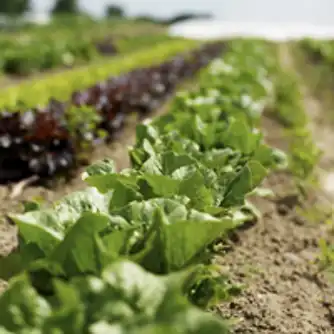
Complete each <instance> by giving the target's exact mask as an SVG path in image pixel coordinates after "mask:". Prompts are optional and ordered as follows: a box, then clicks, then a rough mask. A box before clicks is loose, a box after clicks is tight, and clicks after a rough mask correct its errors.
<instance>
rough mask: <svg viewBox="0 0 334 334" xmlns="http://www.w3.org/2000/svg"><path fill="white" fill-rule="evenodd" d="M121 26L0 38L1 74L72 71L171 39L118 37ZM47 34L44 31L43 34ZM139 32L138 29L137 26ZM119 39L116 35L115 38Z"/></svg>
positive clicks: (54, 27)
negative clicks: (105, 57)
mask: <svg viewBox="0 0 334 334" xmlns="http://www.w3.org/2000/svg"><path fill="white" fill-rule="evenodd" d="M118 26H122V25H121V24H117V23H115V24H111V23H109V24H106V23H104V22H98V23H95V24H93V23H89V22H86V24H85V25H83V24H80V25H79V24H77V25H74V26H71V28H70V27H67V26H62V25H56V24H53V25H51V26H50V27H49V28H45V29H43V30H41V29H39V30H36V29H35V30H33V31H31V32H29V30H28V32H25V31H23V32H21V34H0V50H1V54H0V72H3V73H5V74H17V75H27V74H30V73H33V72H40V71H44V70H48V69H53V68H57V67H61V66H66V67H72V66H74V65H78V64H84V63H87V62H88V61H91V60H98V59H100V58H102V57H103V56H109V55H114V54H116V53H117V52H126V51H133V50H136V49H139V48H144V47H147V46H149V45H152V44H154V43H157V42H161V41H163V40H167V39H170V37H168V36H166V35H164V34H163V33H162V32H161V33H159V34H157V33H155V32H153V33H151V34H148V33H146V34H145V35H140V34H139V35H138V33H136V32H134V31H133V33H132V35H128V36H126V35H124V36H122V37H120V36H117V34H115V32H116V31H117V30H119V29H118V28H119V27H118ZM45 30H46V31H45ZM138 31H139V32H140V31H141V25H140V24H138ZM118 35H119V34H118Z"/></svg>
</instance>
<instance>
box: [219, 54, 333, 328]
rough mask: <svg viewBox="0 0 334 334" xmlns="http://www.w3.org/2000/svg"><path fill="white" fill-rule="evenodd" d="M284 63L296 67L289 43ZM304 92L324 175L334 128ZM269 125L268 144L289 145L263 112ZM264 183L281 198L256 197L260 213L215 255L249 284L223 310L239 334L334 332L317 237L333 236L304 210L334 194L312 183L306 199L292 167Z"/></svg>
mask: <svg viewBox="0 0 334 334" xmlns="http://www.w3.org/2000/svg"><path fill="white" fill-rule="evenodd" d="M282 64H283V66H285V67H286V68H289V69H293V68H294V64H293V62H292V59H291V57H290V54H289V50H288V49H286V48H284V47H283V49H282ZM301 82H302V81H301ZM302 92H303V95H304V104H305V110H306V112H307V113H308V115H309V117H310V126H311V130H312V131H313V134H314V138H315V140H316V142H317V144H318V145H319V146H320V147H321V148H322V150H323V151H324V153H325V154H324V157H323V159H322V161H321V162H320V166H319V170H318V171H317V173H318V174H319V176H320V179H321V180H322V179H323V178H324V177H326V175H328V172H330V169H331V168H333V167H334V164H333V160H332V158H333V155H334V153H333V152H331V145H332V143H333V142H334V141H333V139H334V138H333V134H332V129H330V128H328V127H327V128H324V126H323V124H322V123H323V122H322V123H319V122H318V121H317V120H318V119H321V113H322V109H321V107H320V104H319V102H318V101H317V100H316V99H314V98H313V97H312V96H311V95H310V94H309V92H308V90H307V87H304V86H302ZM320 124H321V125H320ZM328 126H329V125H328ZM263 127H264V131H265V133H266V139H267V142H269V143H270V144H271V145H274V146H276V147H279V148H282V149H286V147H287V143H286V140H285V139H284V137H283V136H282V133H283V131H282V130H283V129H282V128H281V127H280V125H279V124H277V123H276V122H275V121H274V120H273V119H270V118H268V117H264V120H263ZM327 153H328V154H327ZM325 172H326V173H325ZM264 186H266V187H269V188H271V189H272V190H273V191H274V193H275V195H276V197H275V199H271V200H270V199H264V198H257V199H254V202H255V204H256V206H257V207H258V208H259V209H260V211H261V212H262V214H263V217H262V219H260V221H259V222H258V223H257V224H256V225H254V226H252V227H251V228H249V229H248V230H246V231H240V232H238V233H236V235H235V238H233V240H234V241H233V243H232V245H231V250H230V251H229V252H228V253H227V254H226V255H225V256H224V257H218V258H217V261H218V263H220V264H221V265H223V267H224V268H226V270H227V272H229V273H231V279H232V280H233V281H234V282H240V283H242V284H245V285H246V287H245V289H244V291H243V292H242V294H241V295H240V296H239V297H237V298H235V299H233V300H232V301H231V302H229V303H227V304H223V305H220V306H219V307H218V308H217V311H218V313H220V314H221V315H223V316H224V317H226V316H227V317H229V318H232V319H234V320H235V321H236V325H235V327H234V330H233V333H261V334H262V333H263V334H267V333H268V334H269V333H272V334H274V333H275V334H285V333H287V334H317V333H319V334H320V333H321V334H333V333H334V282H330V280H329V279H328V277H327V276H326V275H325V274H324V273H321V272H319V266H318V263H317V256H318V254H319V249H318V242H319V240H320V239H321V238H323V239H325V240H328V241H330V242H332V243H334V236H333V235H330V233H328V227H326V225H325V224H321V223H323V221H318V222H317V224H314V223H311V222H310V221H307V219H306V218H305V215H304V214H302V210H301V208H302V209H305V210H307V209H309V208H312V207H316V206H317V205H319V203H320V205H323V203H324V198H325V199H326V204H327V205H328V203H329V201H328V200H330V199H332V198H333V194H332V193H331V192H330V191H328V189H327V188H325V189H317V190H315V189H314V190H313V192H312V194H310V195H309V198H308V199H304V200H302V201H301V202H300V200H299V197H298V196H296V190H295V187H294V183H293V180H292V177H291V176H290V175H289V174H288V173H276V174H273V175H271V176H270V177H269V178H268V179H267V180H266V181H265V184H264ZM319 219H320V220H321V218H319Z"/></svg>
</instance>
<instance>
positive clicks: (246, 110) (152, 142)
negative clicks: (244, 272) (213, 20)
mask: <svg viewBox="0 0 334 334" xmlns="http://www.w3.org/2000/svg"><path fill="white" fill-rule="evenodd" d="M273 59H274V58H272V55H271V49H268V48H267V44H265V43H264V42H263V43H262V42H259V41H257V42H255V41H233V42H230V45H229V47H228V51H227V52H225V53H224V55H223V56H222V59H219V60H215V61H213V63H211V65H209V67H208V68H207V69H206V70H205V71H203V72H202V73H201V74H200V76H199V78H198V84H197V85H196V88H195V89H194V90H193V91H191V92H185V93H182V94H178V96H177V97H176V98H175V100H174V102H173V104H172V106H171V110H170V112H169V113H168V114H166V115H164V116H161V117H159V118H157V119H154V120H153V121H151V122H149V123H145V124H140V125H138V127H137V133H136V143H135V145H134V147H132V148H131V149H130V151H129V155H130V158H131V163H132V168H129V169H126V170H123V171H122V172H121V173H116V171H115V166H114V164H113V162H112V161H110V160H108V159H105V160H103V161H99V162H97V163H95V164H93V165H91V166H89V167H88V168H87V169H86V172H85V173H84V175H83V178H84V179H85V180H86V182H87V183H88V185H89V188H87V189H86V190H83V191H81V192H76V193H73V194H70V195H68V196H66V197H65V198H64V199H62V200H60V201H58V202H57V203H55V204H54V206H53V207H51V208H49V207H40V206H39V204H38V203H34V202H30V203H26V206H25V208H26V212H25V213H24V214H11V215H10V217H9V218H10V219H11V220H12V221H13V222H15V223H16V224H17V226H18V229H19V235H20V245H19V249H18V250H17V251H16V252H14V253H12V254H11V255H10V256H9V257H7V258H4V259H2V261H1V262H0V268H1V270H0V271H1V275H2V277H3V278H5V279H8V278H10V277H12V276H14V278H13V279H12V280H11V283H10V285H9V287H8V289H7V291H6V292H5V293H4V294H3V295H2V297H1V298H0V309H1V313H0V328H1V326H2V328H3V332H4V333H18V334H19V333H27V332H29V333H32V332H33V333H73V334H76V333H78V334H79V333H80V334H81V333H99V334H101V333H107V332H108V333H124V334H125V333H129V334H131V333H136V334H137V333H145V334H146V333H152V334H153V333H166V334H167V333H171V332H172V331H176V332H178V333H193V334H194V333H196V334H200V333H203V334H204V333H205V334H215V333H228V328H227V325H226V323H225V322H223V321H222V320H220V319H218V318H216V317H214V316H212V315H210V314H208V313H206V312H204V311H201V310H200V309H199V308H198V307H199V306H200V307H207V306H208V305H212V303H213V302H216V301H217V299H221V298H223V297H225V298H226V297H227V296H229V295H231V294H233V293H234V292H235V287H234V286H231V285H230V284H228V282H227V281H226V279H224V277H223V276H221V274H220V273H219V270H218V271H217V268H215V267H213V266H211V265H209V264H210V263H211V261H212V257H213V255H214V249H215V247H214V244H215V241H216V240H219V239H221V238H224V237H225V236H226V235H227V233H228V232H229V231H230V230H232V229H234V228H236V227H237V226H239V225H240V224H242V223H243V222H244V221H246V220H249V219H253V218H254V217H253V211H252V209H251V207H250V206H249V205H248V203H247V201H246V197H247V195H248V194H250V193H251V192H253V191H254V190H255V189H256V187H257V186H258V185H259V184H260V183H261V181H262V180H263V178H264V177H265V176H266V175H267V173H268V171H270V170H271V169H273V168H279V167H282V166H284V164H285V157H284V155H282V153H281V152H279V151H277V150H275V149H273V148H271V147H269V146H267V145H266V144H265V143H264V142H263V138H262V134H261V132H260V131H259V129H258V128H257V124H258V122H259V120H260V117H261V113H262V111H263V110H264V108H265V107H266V106H268V104H271V103H272V102H273V101H272V98H273V96H274V90H275V87H274V86H273V84H272V82H271V80H270V79H271V76H270V73H271V68H272V66H273V65H276V64H275V63H273V62H272V60H273ZM192 304H194V305H196V306H194V305H192Z"/></svg>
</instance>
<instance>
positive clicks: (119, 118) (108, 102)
mask: <svg viewBox="0 0 334 334" xmlns="http://www.w3.org/2000/svg"><path fill="white" fill-rule="evenodd" d="M224 45H225V44H224V43H221V42H215V43H207V44H204V45H203V46H201V47H196V48H192V49H190V50H188V49H187V44H184V43H182V44H181V43H180V42H179V43H178V44H175V45H174V46H173V44H168V45H166V46H167V48H164V49H163V50H166V52H165V53H164V57H167V54H171V52H174V57H171V58H168V59H167V60H164V61H163V62H162V63H159V64H151V65H150V66H148V67H146V66H145V67H139V68H136V69H134V70H132V71H130V72H127V73H123V74H121V75H119V76H117V77H110V78H108V79H107V80H103V81H100V82H95V83H94V85H92V86H89V87H86V89H83V90H78V91H73V92H72V94H71V97H70V98H69V99H68V100H67V101H62V100H56V99H54V98H53V99H51V100H50V101H49V103H48V104H46V105H45V106H43V107H38V106H37V107H35V108H33V109H29V108H25V107H23V106H22V107H21V108H19V109H18V110H17V111H12V112H8V111H7V110H4V111H2V112H1V113H0V181H1V182H10V181H17V180H20V179H23V178H27V177H30V176H33V175H34V176H35V177H36V176H38V177H40V178H50V177H53V176H56V175H59V174H63V175H64V176H67V175H68V174H70V173H71V171H72V170H73V168H76V167H78V166H80V164H81V161H82V160H83V158H85V160H87V158H88V159H89V156H90V153H91V151H92V150H93V149H94V148H95V146H96V145H97V144H100V143H103V142H106V141H110V140H112V139H114V138H115V136H118V135H119V134H120V133H121V131H122V130H123V129H124V126H125V125H126V122H127V120H128V119H129V118H130V116H131V115H136V116H137V117H144V116H145V115H147V114H148V113H149V112H151V111H153V110H156V109H157V108H159V106H160V105H161V104H162V103H163V102H164V101H165V100H166V99H167V98H168V97H170V96H171V94H172V93H173V92H174V91H175V89H176V88H177V86H178V85H179V84H180V83H181V82H182V81H183V80H186V79H189V78H190V77H192V76H193V75H194V74H196V73H197V72H198V71H199V70H200V69H201V68H203V67H204V66H206V65H207V64H208V63H209V62H210V60H212V59H214V58H215V57H217V56H219V54H220V53H221V51H222V49H223V47H224ZM181 50H183V51H184V52H182V53H181V52H180V51H181ZM177 51H179V52H178V53H177V54H176V55H175V53H176V52H177ZM155 60H157V59H155ZM123 70H124V68H123ZM87 74H89V72H87ZM96 79H98V77H97V76H95V80H96ZM62 80H63V79H62Z"/></svg>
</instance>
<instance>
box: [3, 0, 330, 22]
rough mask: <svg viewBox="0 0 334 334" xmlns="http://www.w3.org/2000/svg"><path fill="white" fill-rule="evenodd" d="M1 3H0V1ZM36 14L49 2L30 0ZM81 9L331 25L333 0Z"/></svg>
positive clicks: (100, 1)
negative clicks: (204, 14) (188, 13)
mask: <svg viewBox="0 0 334 334" xmlns="http://www.w3.org/2000/svg"><path fill="white" fill-rule="evenodd" d="M0 1H1V0H0ZM32 1H33V4H34V8H35V9H36V10H37V11H44V10H47V9H48V8H50V6H51V5H52V3H53V1H52V0H32ZM80 4H81V6H82V8H84V9H86V10H88V11H90V12H91V13H94V14H96V15H101V14H102V13H103V10H104V7H105V6H106V5H107V4H119V5H121V6H123V7H124V8H125V9H126V11H127V13H128V14H130V15H133V14H154V15H158V16H162V17H166V16H169V15H172V14H175V13H178V12H180V11H187V10H189V11H204V12H212V13H214V14H215V16H216V17H217V18H221V19H224V20H232V21H274V22H285V21H288V22H307V23H322V24H334V15H333V13H334V0H168V1H159V0H115V1H113V0H81V1H80Z"/></svg>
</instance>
